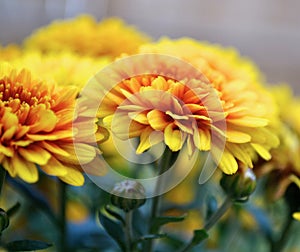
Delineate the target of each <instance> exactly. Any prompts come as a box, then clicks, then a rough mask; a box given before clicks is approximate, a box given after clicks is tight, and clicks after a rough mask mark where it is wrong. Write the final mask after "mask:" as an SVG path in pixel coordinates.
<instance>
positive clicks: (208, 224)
mask: <svg viewBox="0 0 300 252" xmlns="http://www.w3.org/2000/svg"><path fill="white" fill-rule="evenodd" d="M232 204H233V200H232V198H231V197H230V196H227V198H226V199H225V200H224V202H223V204H222V205H221V206H220V208H219V209H218V210H217V211H216V212H215V213H214V214H213V215H212V216H211V217H210V219H209V220H208V221H207V222H206V224H205V226H204V229H205V230H206V231H208V230H209V229H211V228H212V227H213V226H214V225H215V224H216V223H217V222H218V221H219V219H220V218H221V217H222V216H223V215H224V214H225V213H226V212H227V210H228V209H229V208H230V207H231V206H232Z"/></svg>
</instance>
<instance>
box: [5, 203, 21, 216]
mask: <svg viewBox="0 0 300 252" xmlns="http://www.w3.org/2000/svg"><path fill="white" fill-rule="evenodd" d="M20 207H21V204H20V202H17V203H16V204H14V205H13V206H12V207H11V208H10V209H8V210H7V211H6V213H7V215H8V217H9V218H11V217H12V216H13V215H14V214H15V213H16V212H18V210H19V209H20Z"/></svg>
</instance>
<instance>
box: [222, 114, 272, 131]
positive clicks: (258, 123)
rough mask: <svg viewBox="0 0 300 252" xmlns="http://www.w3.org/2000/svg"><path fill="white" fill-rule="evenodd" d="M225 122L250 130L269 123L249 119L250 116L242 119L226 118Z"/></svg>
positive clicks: (263, 120) (258, 119)
mask: <svg viewBox="0 0 300 252" xmlns="http://www.w3.org/2000/svg"><path fill="white" fill-rule="evenodd" d="M226 121H227V122H229V123H232V124H234V125H238V126H245V127H252V128H255V127H264V126H266V125H268V122H269V121H268V120H267V119H264V118H258V117H250V116H245V117H242V118H227V119H226Z"/></svg>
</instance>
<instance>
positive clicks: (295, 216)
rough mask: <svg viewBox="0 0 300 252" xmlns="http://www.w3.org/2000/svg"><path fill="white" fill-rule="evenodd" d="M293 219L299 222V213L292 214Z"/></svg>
mask: <svg viewBox="0 0 300 252" xmlns="http://www.w3.org/2000/svg"><path fill="white" fill-rule="evenodd" d="M293 217H294V218H295V219H296V220H298V221H300V212H297V213H294V214H293Z"/></svg>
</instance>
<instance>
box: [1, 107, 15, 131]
mask: <svg viewBox="0 0 300 252" xmlns="http://www.w3.org/2000/svg"><path fill="white" fill-rule="evenodd" d="M2 122H4V123H3V128H4V131H6V130H8V129H10V128H11V127H15V126H16V125H18V117H17V116H16V115H15V114H13V113H10V112H8V111H7V112H6V113H5V112H4V115H3V117H2Z"/></svg>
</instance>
